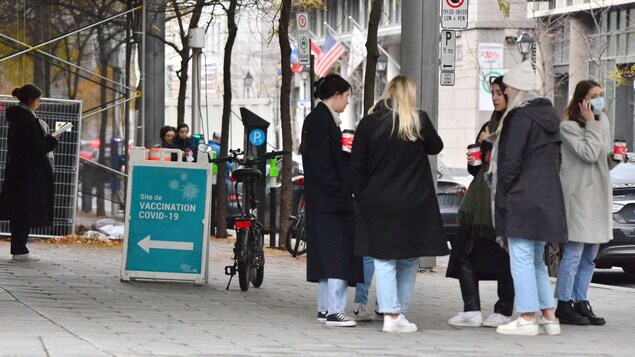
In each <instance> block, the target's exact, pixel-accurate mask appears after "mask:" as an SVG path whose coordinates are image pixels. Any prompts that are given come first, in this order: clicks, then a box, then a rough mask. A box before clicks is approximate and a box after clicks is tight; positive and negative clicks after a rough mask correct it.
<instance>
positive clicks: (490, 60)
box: [478, 43, 505, 70]
mask: <svg viewBox="0 0 635 357" xmlns="http://www.w3.org/2000/svg"><path fill="white" fill-rule="evenodd" d="M504 53H505V49H504V47H503V44H502V43H479V44H478V65H479V66H480V67H481V69H483V70H491V69H500V68H504V67H505V65H504V64H505V61H504V58H503V54H504Z"/></svg>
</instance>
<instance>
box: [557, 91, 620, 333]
mask: <svg viewBox="0 0 635 357" xmlns="http://www.w3.org/2000/svg"><path fill="white" fill-rule="evenodd" d="M603 108H604V98H603V97H602V87H600V84H599V83H598V82H596V81H593V80H584V81H581V82H579V83H578V84H577V86H576V87H575V91H574V93H573V98H571V102H570V103H569V106H568V107H567V110H566V113H565V120H564V121H563V122H562V123H561V124H560V135H561V136H562V141H563V144H562V148H561V149H562V167H561V169H560V179H561V181H562V190H563V193H564V199H565V207H566V212H567V226H568V228H569V242H568V243H566V244H565V246H564V255H563V257H562V261H561V262H560V269H559V270H558V282H557V284H556V298H557V299H558V308H557V309H556V316H557V317H558V319H559V320H560V323H562V324H571V325H588V324H590V323H591V324H593V325H604V324H605V323H606V322H605V320H604V319H603V318H601V317H598V316H595V314H594V313H593V310H592V309H591V305H590V304H589V301H588V298H587V291H588V290H589V284H591V278H592V277H593V271H594V269H595V264H594V263H593V260H594V259H595V256H596V255H597V253H598V248H599V246H600V243H606V242H608V241H609V240H611V239H612V238H613V229H612V226H611V221H612V219H611V206H612V203H613V202H612V201H613V197H612V194H611V191H612V187H611V180H610V178H609V170H610V169H611V168H612V166H614V163H613V160H612V157H611V154H610V150H611V149H610V145H611V144H610V132H609V130H610V129H609V122H608V118H607V117H606V115H604V112H603Z"/></svg>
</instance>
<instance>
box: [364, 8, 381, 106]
mask: <svg viewBox="0 0 635 357" xmlns="http://www.w3.org/2000/svg"><path fill="white" fill-rule="evenodd" d="M382 5H383V1H382V0H373V2H372V5H371V6H372V7H371V10H370V16H369V19H368V35H367V37H366V72H365V74H364V112H363V114H364V115H366V114H367V113H368V110H369V109H370V108H371V107H372V106H373V103H374V102H375V72H376V71H377V57H379V49H378V48H377V31H378V30H379V21H381V11H382Z"/></svg>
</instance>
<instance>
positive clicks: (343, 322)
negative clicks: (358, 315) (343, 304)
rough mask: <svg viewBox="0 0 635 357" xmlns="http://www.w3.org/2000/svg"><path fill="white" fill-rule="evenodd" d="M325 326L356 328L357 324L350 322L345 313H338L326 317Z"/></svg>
mask: <svg viewBox="0 0 635 357" xmlns="http://www.w3.org/2000/svg"><path fill="white" fill-rule="evenodd" d="M326 326H334V327H353V326H357V322H355V321H353V320H351V319H350V318H349V317H348V316H346V314H345V313H343V312H338V313H337V314H330V315H327V316H326Z"/></svg>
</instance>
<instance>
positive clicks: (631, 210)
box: [545, 162, 635, 278]
mask: <svg viewBox="0 0 635 357" xmlns="http://www.w3.org/2000/svg"><path fill="white" fill-rule="evenodd" d="M611 182H612V184H613V240H611V241H610V242H608V243H604V244H601V245H600V249H599V251H598V255H597V257H596V258H595V266H596V267H597V268H601V269H602V268H611V267H614V266H616V267H620V268H622V270H624V272H626V273H627V274H628V275H629V276H631V277H632V278H635V162H626V163H621V164H619V165H617V166H616V167H615V168H614V169H613V170H611ZM589 204H592V203H589ZM562 253H563V249H562V245H555V244H548V245H547V246H546V248H545V262H546V263H547V267H548V268H549V275H550V276H556V275H557V274H558V267H559V266H560V258H561V257H562Z"/></svg>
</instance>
